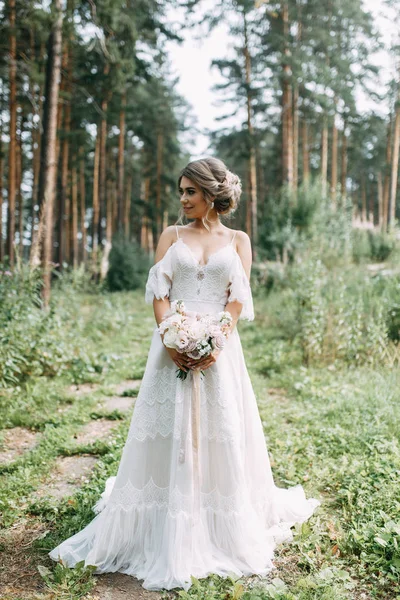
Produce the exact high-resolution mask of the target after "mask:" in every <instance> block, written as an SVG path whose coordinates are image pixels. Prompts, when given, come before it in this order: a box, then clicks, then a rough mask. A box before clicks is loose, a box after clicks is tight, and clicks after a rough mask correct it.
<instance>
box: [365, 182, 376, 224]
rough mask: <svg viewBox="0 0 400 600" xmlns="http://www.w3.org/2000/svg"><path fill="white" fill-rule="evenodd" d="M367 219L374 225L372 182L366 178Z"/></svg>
mask: <svg viewBox="0 0 400 600" xmlns="http://www.w3.org/2000/svg"><path fill="white" fill-rule="evenodd" d="M367 194H368V221H369V222H370V223H371V225H372V226H374V220H375V218H374V217H375V210H374V183H373V181H369V180H368V189H367Z"/></svg>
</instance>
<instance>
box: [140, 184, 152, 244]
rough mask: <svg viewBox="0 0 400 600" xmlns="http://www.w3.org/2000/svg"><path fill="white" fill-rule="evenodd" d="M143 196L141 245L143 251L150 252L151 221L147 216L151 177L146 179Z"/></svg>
mask: <svg viewBox="0 0 400 600" xmlns="http://www.w3.org/2000/svg"><path fill="white" fill-rule="evenodd" d="M142 194H143V196H142V197H143V205H144V206H143V218H142V227H141V232H140V244H141V247H142V248H143V250H145V251H146V252H149V234H148V229H149V222H148V221H149V219H148V216H147V210H148V201H149V195H150V177H144V180H143V185H142Z"/></svg>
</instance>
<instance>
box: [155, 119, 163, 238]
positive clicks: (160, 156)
mask: <svg viewBox="0 0 400 600" xmlns="http://www.w3.org/2000/svg"><path fill="white" fill-rule="evenodd" d="M163 146H164V136H163V133H162V131H161V129H160V128H159V130H158V132H157V168H156V172H157V180H156V228H157V238H159V237H160V235H161V217H162V215H161V175H162V170H163Z"/></svg>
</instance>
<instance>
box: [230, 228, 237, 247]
mask: <svg viewBox="0 0 400 600" xmlns="http://www.w3.org/2000/svg"><path fill="white" fill-rule="evenodd" d="M235 236H236V230H235V233H234V234H233V236H232V239H231V244H233V240H234V239H235Z"/></svg>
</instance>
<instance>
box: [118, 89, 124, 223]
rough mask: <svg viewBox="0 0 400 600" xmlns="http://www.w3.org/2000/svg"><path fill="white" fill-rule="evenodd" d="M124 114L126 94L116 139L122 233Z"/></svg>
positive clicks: (119, 215)
mask: <svg viewBox="0 0 400 600" xmlns="http://www.w3.org/2000/svg"><path fill="white" fill-rule="evenodd" d="M125 112H126V92H124V93H123V94H122V97H121V108H120V111H119V139H118V189H117V195H118V200H117V201H118V231H124V229H125V228H124V224H123V219H124V174H125V173H124V170H125V169H124V167H125Z"/></svg>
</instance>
